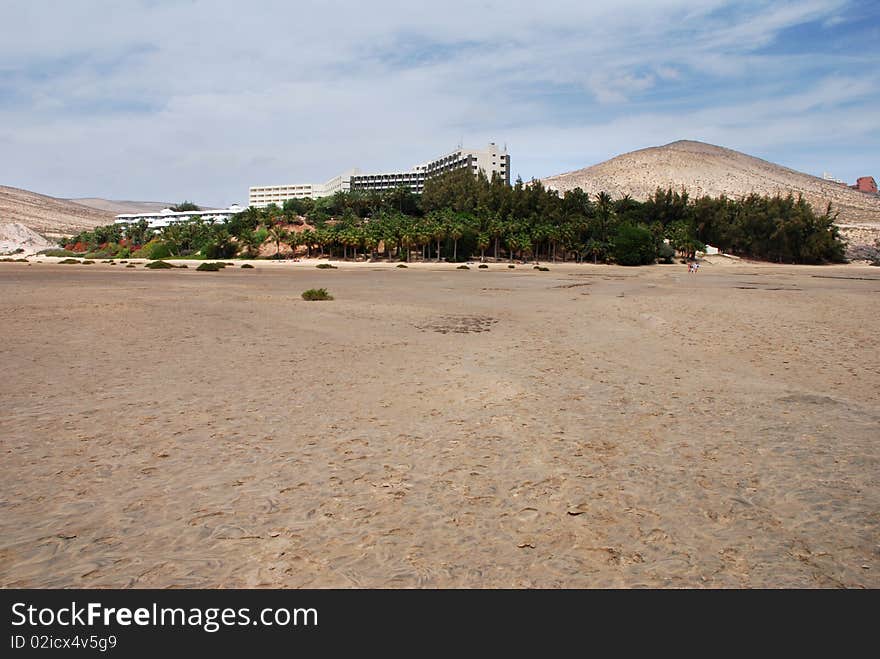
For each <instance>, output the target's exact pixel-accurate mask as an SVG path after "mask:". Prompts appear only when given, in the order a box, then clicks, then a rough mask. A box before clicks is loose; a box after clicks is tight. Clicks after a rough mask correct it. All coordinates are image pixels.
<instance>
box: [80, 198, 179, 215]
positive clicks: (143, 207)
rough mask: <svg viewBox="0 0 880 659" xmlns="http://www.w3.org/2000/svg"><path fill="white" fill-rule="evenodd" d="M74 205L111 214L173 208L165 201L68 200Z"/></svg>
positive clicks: (153, 211) (148, 211)
mask: <svg viewBox="0 0 880 659" xmlns="http://www.w3.org/2000/svg"><path fill="white" fill-rule="evenodd" d="M68 201H72V202H73V203H75V204H79V205H81V206H88V207H89V208H96V209H98V210H101V211H109V212H111V213H117V214H118V213H158V212H159V211H161V210H163V209H165V208H168V207H170V206H173V205H174V204H173V203H170V202H166V201H122V200H118V199H101V198H100V197H84V198H82V199H69V200H68Z"/></svg>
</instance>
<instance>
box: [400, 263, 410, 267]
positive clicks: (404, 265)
mask: <svg viewBox="0 0 880 659" xmlns="http://www.w3.org/2000/svg"><path fill="white" fill-rule="evenodd" d="M397 267H398V268H408V267H409V266H408V265H407V264H406V263H398V264H397Z"/></svg>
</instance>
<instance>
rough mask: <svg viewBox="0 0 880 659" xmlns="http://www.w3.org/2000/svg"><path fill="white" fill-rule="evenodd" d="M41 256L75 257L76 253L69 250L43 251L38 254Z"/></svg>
mask: <svg viewBox="0 0 880 659" xmlns="http://www.w3.org/2000/svg"><path fill="white" fill-rule="evenodd" d="M40 254H41V255H42V256H76V252H71V251H70V250H69V249H44V250H43V251H42V252H40Z"/></svg>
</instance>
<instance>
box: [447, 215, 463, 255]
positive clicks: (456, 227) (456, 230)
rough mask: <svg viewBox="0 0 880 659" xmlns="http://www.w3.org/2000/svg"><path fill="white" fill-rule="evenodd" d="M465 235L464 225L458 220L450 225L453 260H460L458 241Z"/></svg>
mask: <svg viewBox="0 0 880 659" xmlns="http://www.w3.org/2000/svg"><path fill="white" fill-rule="evenodd" d="M463 235H464V227H463V226H462V225H461V224H459V223H458V222H454V223H453V224H452V225H451V226H450V227H449V237H450V238H452V261H453V263H454V262H456V261H458V241H459V240H460V239H461V237H462V236H463Z"/></svg>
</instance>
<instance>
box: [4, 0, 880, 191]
mask: <svg viewBox="0 0 880 659" xmlns="http://www.w3.org/2000/svg"><path fill="white" fill-rule="evenodd" d="M843 4H844V3H843V2H842V1H841V0H811V1H808V2H797V1H792V2H771V1H769V0H752V1H749V2H729V1H724V0H703V1H700V0H697V1H694V0H690V1H686V0H658V1H655V2H639V1H636V0H620V1H619V2H615V3H613V4H609V5H605V4H601V5H600V4H599V3H589V2H562V1H557V0H548V1H546V2H543V3H541V4H539V5H535V4H534V3H526V2H504V3H501V2H495V1H486V2H481V3H470V2H447V3H415V2H413V3H405V4H400V3H397V2H390V1H384V0H376V1H374V2H371V3H360V2H318V1H310V2H297V3H289V2H283V1H281V0H278V1H271V2H270V1H266V2H252V3H249V4H247V5H245V4H243V3H240V2H235V1H233V0H225V1H216V2H207V1H205V0H193V1H192V2H188V3H180V2H171V1H167V2H166V1H151V2H148V1H141V2H118V1H117V2H110V1H99V0H79V1H78V2H76V3H50V2H48V1H30V2H24V1H18V0H12V1H11V2H10V1H9V0H6V2H5V3H4V10H3V11H4V23H5V24H7V25H16V26H17V28H18V29H16V30H9V31H8V34H6V35H4V39H3V40H2V41H0V63H2V64H0V143H2V144H3V152H4V157H3V158H2V159H0V182H2V183H4V184H10V185H21V186H23V187H29V188H31V189H35V190H38V191H42V192H46V193H50V194H58V195H70V196H74V195H83V196H85V195H93V194H95V195H103V196H110V197H117V198H119V197H128V198H132V197H138V198H149V197H153V198H157V199H162V200H169V199H170V200H174V199H178V198H184V197H187V198H197V199H199V200H201V201H203V202H207V203H227V202H231V201H244V200H245V197H246V193H247V187H248V186H249V185H251V184H257V183H274V182H278V183H282V182H295V181H298V180H305V181H310V180H318V181H320V180H323V179H326V178H328V177H330V176H332V175H334V174H336V173H338V172H339V171H341V170H342V169H345V168H348V167H350V166H360V167H362V168H365V169H384V168H403V167H407V166H409V165H412V164H415V163H416V162H419V161H422V160H424V159H426V158H428V157H430V156H433V155H435V154H437V153H439V152H442V151H444V150H446V149H449V148H452V147H453V146H454V145H455V144H456V143H457V142H459V141H460V140H464V142H466V143H468V144H474V145H480V144H482V143H483V142H485V141H488V140H495V141H499V142H504V141H507V142H509V143H510V145H511V153H512V158H513V169H514V171H515V172H516V171H518V172H521V173H522V174H523V175H524V176H525V177H529V176H532V175H534V176H539V175H546V174H548V173H552V172H554V171H557V170H561V169H563V168H565V167H566V166H568V164H569V163H572V162H573V161H574V160H575V159H577V158H578V157H580V158H581V160H580V161H578V162H577V163H576V165H577V166H582V165H586V164H590V162H591V161H588V160H583V158H586V157H588V156H589V155H591V154H595V156H596V157H597V158H598V159H601V158H604V157H609V156H612V155H614V154H616V153H619V152H621V151H624V150H627V149H628V148H635V147H637V146H648V145H650V144H651V143H652V142H650V141H648V142H646V140H654V142H653V143H659V142H662V141H671V140H673V139H677V138H679V137H695V138H698V137H703V139H709V138H710V137H711V138H712V139H716V140H718V141H720V142H721V143H722V144H725V145H732V146H735V145H736V144H746V145H748V146H756V145H758V146H760V145H761V144H776V145H778V146H779V147H780V148H784V147H785V146H786V145H790V144H797V143H802V142H803V141H804V140H816V139H817V133H816V132H810V133H805V134H800V135H799V134H797V133H796V132H795V131H793V130H792V129H791V127H794V126H797V127H798V128H799V129H800V130H809V131H815V130H816V129H817V127H818V126H819V125H822V124H823V123H824V124H825V125H826V126H827V125H840V124H842V123H843V122H844V121H846V122H848V125H849V126H850V128H849V130H856V131H867V130H870V127H871V126H873V125H874V123H873V122H872V121H871V120H866V119H863V118H862V116H861V114H860V113H862V112H864V106H865V105H866V104H869V103H870V101H871V100H872V99H873V101H874V102H875V103H876V100H877V98H878V95H880V92H878V89H880V85H878V79H877V76H876V75H873V76H872V75H864V76H862V77H854V76H852V75H848V76H839V77H838V78H836V79H835V78H833V77H830V76H826V75H824V74H819V73H816V72H815V71H814V69H815V66H816V61H815V58H814V57H812V56H810V57H799V56H796V55H768V54H766V53H763V52H760V49H761V48H763V47H764V46H766V45H768V44H770V43H772V41H773V39H774V38H775V37H776V35H778V34H779V33H780V31H782V30H784V29H786V28H788V27H791V26H793V25H797V24H799V23H802V22H804V21H822V20H825V21H827V20H831V19H832V18H833V17H834V16H836V15H839V14H840V13H841V10H842V9H843V7H842V5H843ZM811 55H812V54H811ZM871 55H876V53H867V54H865V55H863V56H861V57H862V59H863V60H870V59H871ZM854 60H858V56H856V55H850V56H849V59H848V60H847V63H846V64H847V66H850V65H852V64H853V63H854ZM793 82H796V83H797V84H792V83H793ZM701 89H705V91H704V92H701V91H700V90H701ZM768 126H772V127H773V131H772V132H768V128H767V127H768ZM835 131H836V129H835ZM832 132H834V131H832ZM836 132H839V131H836ZM836 132H835V134H836ZM865 134H867V132H865ZM830 139H831V138H829V140H830ZM730 140H733V141H730ZM765 140H766V141H765ZM875 144H876V142H875ZM578 154H580V156H579V155H578Z"/></svg>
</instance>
